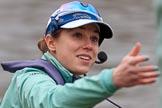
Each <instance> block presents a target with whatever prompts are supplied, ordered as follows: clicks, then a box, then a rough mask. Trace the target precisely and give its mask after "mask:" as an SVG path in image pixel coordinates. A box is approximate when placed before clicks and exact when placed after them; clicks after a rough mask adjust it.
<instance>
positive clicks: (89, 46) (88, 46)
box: [83, 39, 93, 50]
mask: <svg viewBox="0 0 162 108" xmlns="http://www.w3.org/2000/svg"><path fill="white" fill-rule="evenodd" d="M83 48H84V49H87V50H92V49H93V43H92V41H91V39H86V40H85V42H84V46H83Z"/></svg>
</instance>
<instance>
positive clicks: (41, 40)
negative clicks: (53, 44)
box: [37, 29, 62, 54]
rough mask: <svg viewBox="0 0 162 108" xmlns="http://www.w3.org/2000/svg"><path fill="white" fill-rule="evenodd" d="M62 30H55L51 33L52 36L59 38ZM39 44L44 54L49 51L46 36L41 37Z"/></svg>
mask: <svg viewBox="0 0 162 108" xmlns="http://www.w3.org/2000/svg"><path fill="white" fill-rule="evenodd" d="M61 31H62V29H59V30H57V31H55V32H53V33H52V34H51V36H52V37H53V38H58V37H59V35H60V33H61ZM37 46H38V48H39V50H40V51H41V52H42V53H43V54H44V53H45V52H47V51H48V46H47V44H46V41H45V37H43V38H41V39H39V40H38V43H37Z"/></svg>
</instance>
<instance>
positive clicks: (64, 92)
mask: <svg viewBox="0 0 162 108" xmlns="http://www.w3.org/2000/svg"><path fill="white" fill-rule="evenodd" d="M42 58H43V59H46V60H49V61H50V62H51V63H52V64H53V65H54V66H55V67H56V68H57V69H58V70H59V72H61V74H62V75H63V77H64V79H65V80H66V84H65V85H64V86H62V85H56V83H55V81H54V80H53V79H52V78H51V77H49V76H48V75H47V74H46V73H45V72H43V71H42V70H39V69H36V68H24V69H22V70H17V71H16V73H15V74H14V76H13V78H12V81H11V83H10V86H9V88H8V90H7V91H6V93H5V95H4V97H3V100H2V102H1V108H92V107H93V106H95V105H96V104H98V103H99V102H101V101H103V100H104V99H105V98H107V97H109V96H111V95H112V94H113V93H115V91H116V90H117V88H116V87H115V85H114V83H113V81H112V70H109V69H105V70H103V71H101V72H100V74H98V75H96V76H92V77H88V76H86V77H84V78H81V79H79V80H76V81H75V82H74V83H71V82H72V74H71V73H70V72H69V71H68V70H67V69H65V68H64V67H63V66H62V65H61V64H60V63H59V62H58V61H57V60H56V59H55V58H54V57H53V56H52V55H51V54H50V53H48V52H47V53H45V54H44V55H43V56H42Z"/></svg>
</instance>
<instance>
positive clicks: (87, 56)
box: [77, 54, 92, 61]
mask: <svg viewBox="0 0 162 108" xmlns="http://www.w3.org/2000/svg"><path fill="white" fill-rule="evenodd" d="M77 57H78V58H79V59H81V60H84V61H90V60H91V59H92V57H91V56H90V55H85V54H82V55H78V56H77Z"/></svg>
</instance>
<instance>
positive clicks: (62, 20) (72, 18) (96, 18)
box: [45, 1, 113, 45]
mask: <svg viewBox="0 0 162 108" xmlns="http://www.w3.org/2000/svg"><path fill="white" fill-rule="evenodd" d="M90 23H96V24H98V26H99V29H100V33H99V35H100V39H99V45H100V44H101V43H102V41H103V40H104V38H107V39H109V38H111V37H112V36H113V32H112V28H111V26H110V25H109V24H107V23H105V22H103V19H102V18H101V17H100V15H99V13H98V11H97V10H96V9H95V8H94V7H93V6H92V5H91V4H88V5H86V6H84V5H83V4H82V3H80V2H78V1H74V2H69V3H66V4H63V5H61V7H60V8H59V9H58V10H56V11H55V12H54V13H53V14H52V15H51V17H50V18H49V21H48V24H47V28H46V32H45V35H47V34H51V33H53V32H55V31H56V30H58V29H60V28H64V29H70V28H77V27H80V26H83V25H86V24H90Z"/></svg>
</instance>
